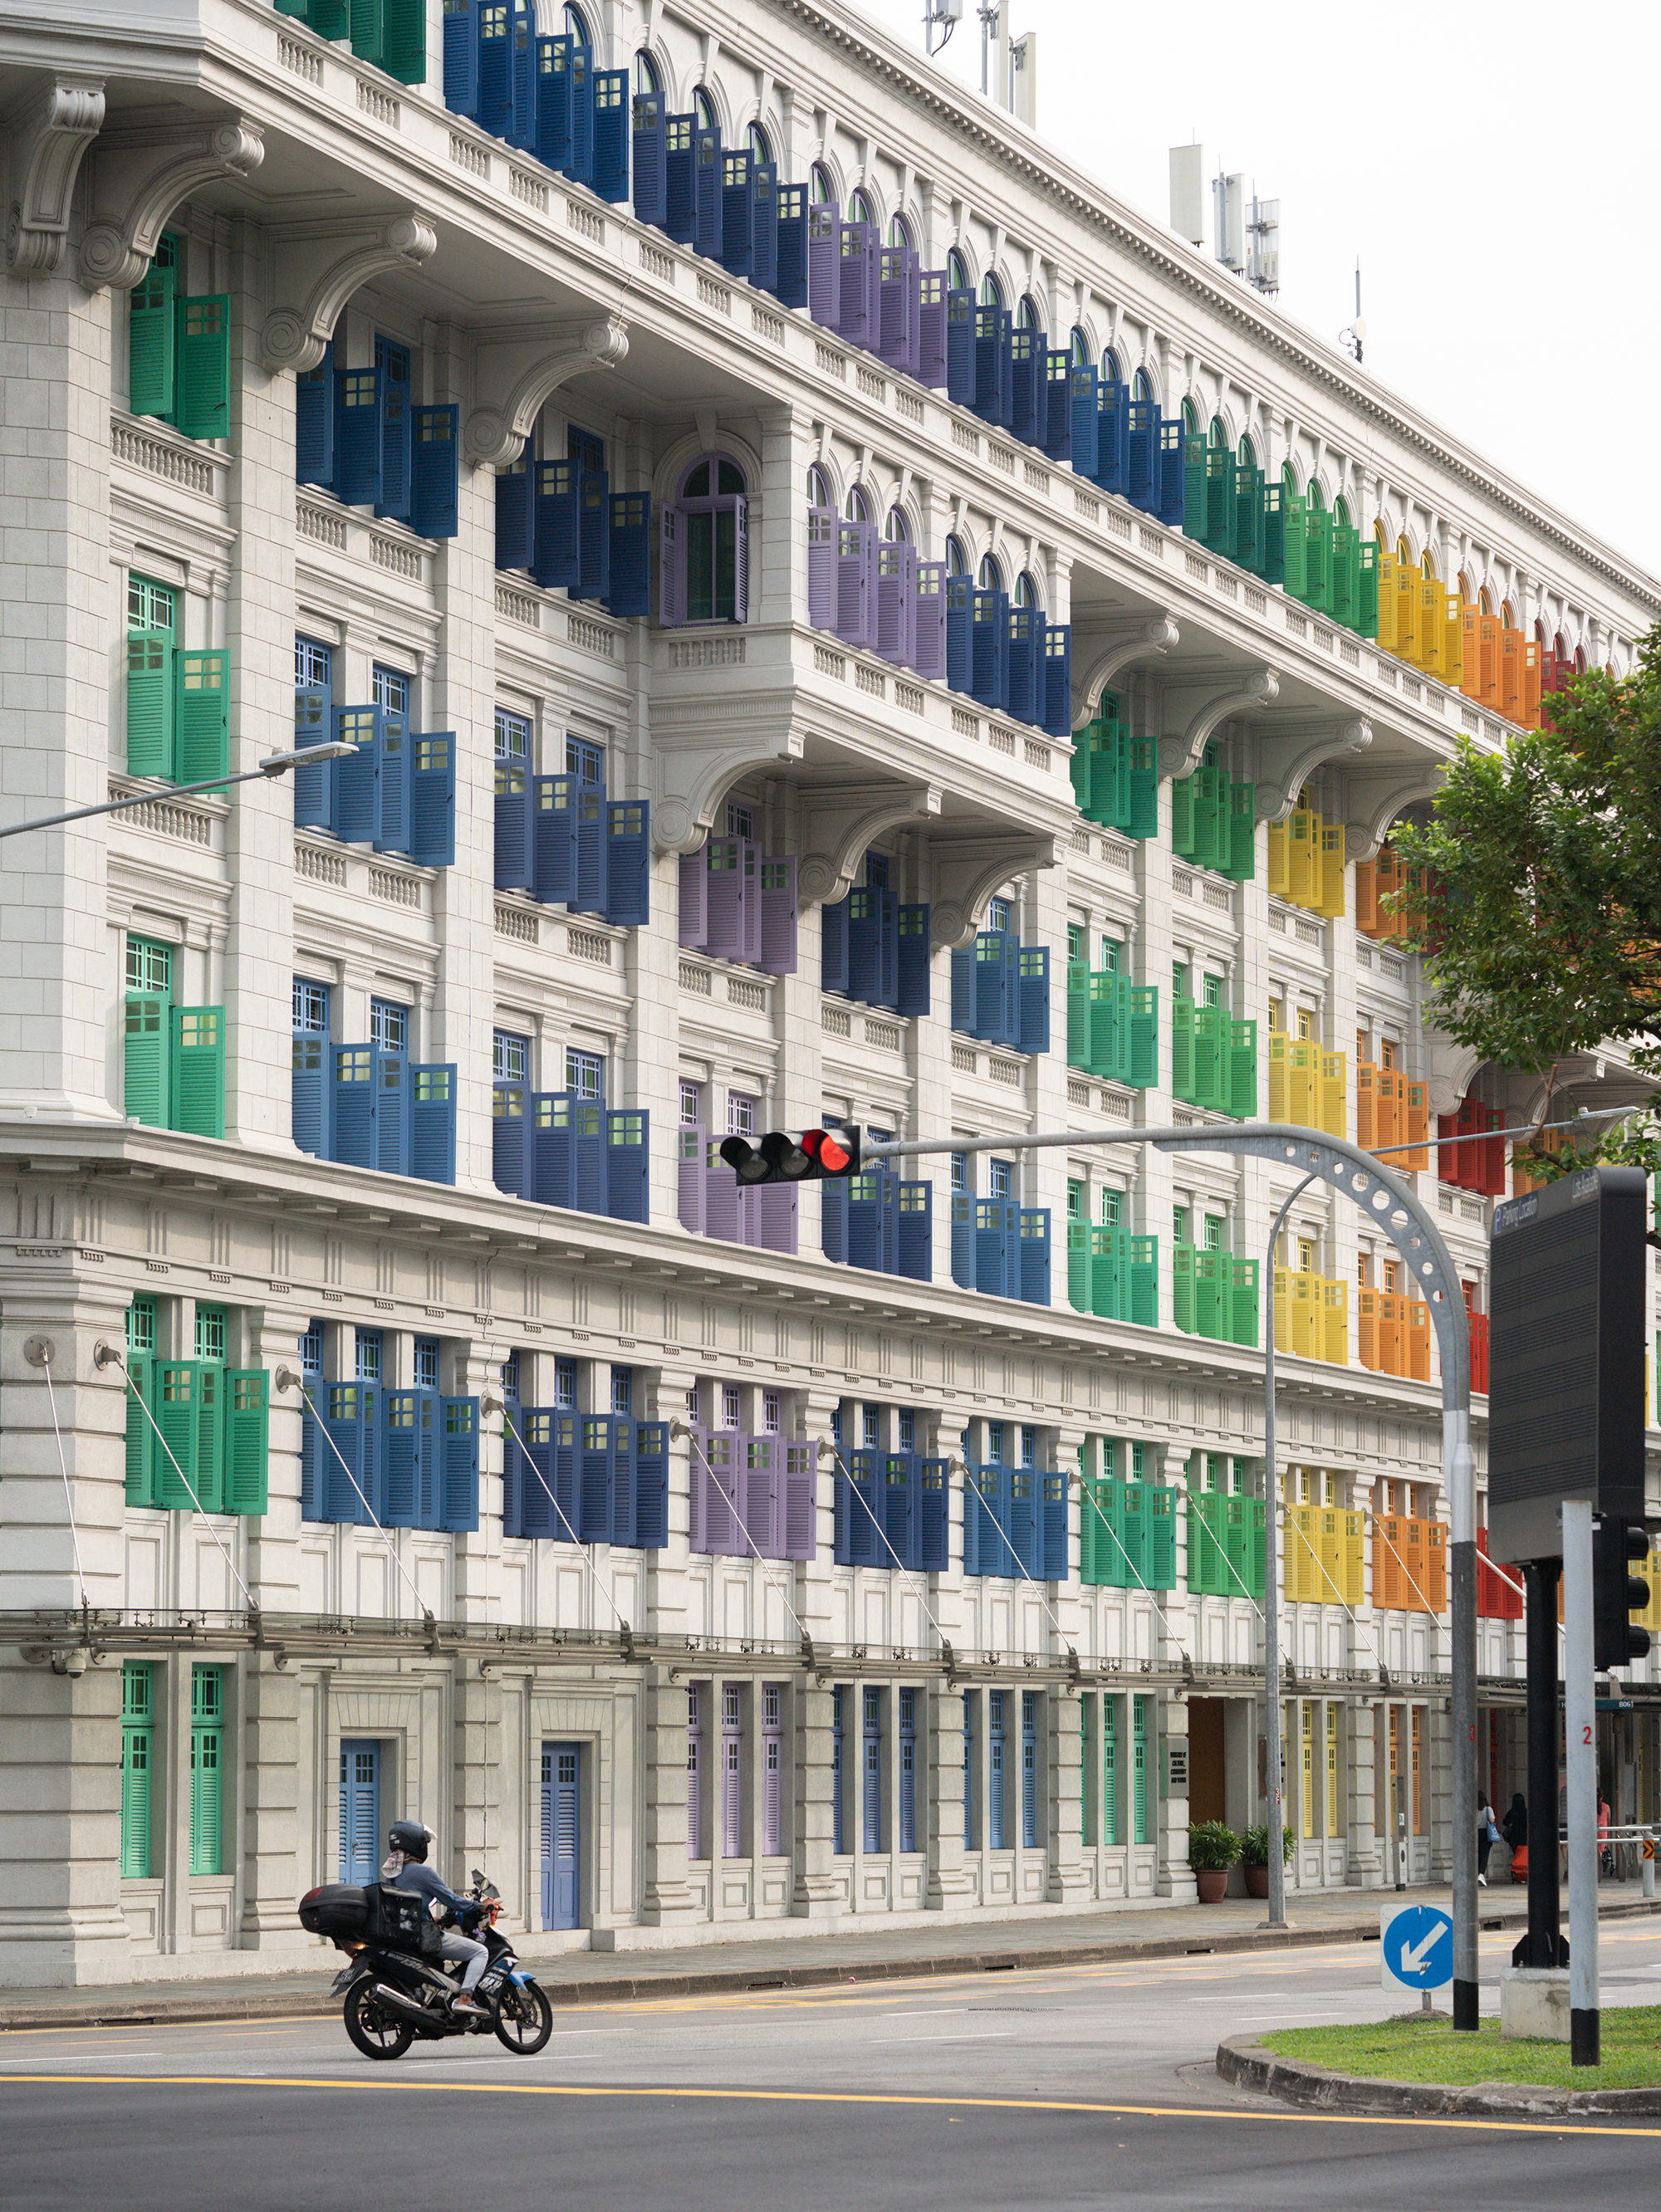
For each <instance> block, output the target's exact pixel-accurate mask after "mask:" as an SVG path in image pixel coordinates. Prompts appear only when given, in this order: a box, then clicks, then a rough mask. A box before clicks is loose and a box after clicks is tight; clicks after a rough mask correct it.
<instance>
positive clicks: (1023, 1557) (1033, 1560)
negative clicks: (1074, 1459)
mask: <svg viewBox="0 0 1661 2212" xmlns="http://www.w3.org/2000/svg"><path fill="white" fill-rule="evenodd" d="M1037 1480H1038V1477H1037V1469H1036V1468H1030V1467H1012V1468H1007V1469H1006V1470H1005V1475H1004V1480H1003V1482H1002V1484H1001V1485H1000V1487H1001V1489H1002V1491H1003V1492H1004V1497H1005V1498H1006V1499H1007V1511H1006V1514H1005V1518H1004V1533H1005V1534H1006V1535H1007V1537H1008V1539H1009V1542H1008V1546H1007V1547H1004V1546H1000V1547H999V1549H1000V1550H1001V1551H1002V1553H1003V1564H1002V1566H1001V1569H1000V1571H1001V1573H1003V1574H1007V1575H1018V1574H1019V1572H1020V1570H1021V1568H1022V1567H1025V1569H1026V1571H1027V1573H1028V1574H1029V1575H1036V1574H1037V1571H1038V1501H1037V1498H1036V1496H1035V1495H1034V1494H1033V1493H1034V1492H1035V1491H1036V1489H1037ZM1011 1552H1013V1553H1014V1555H1015V1557H1014V1559H1011V1558H1010V1556H1009V1554H1010V1553H1011ZM1018 1561H1019V1565H1017V1562H1018Z"/></svg>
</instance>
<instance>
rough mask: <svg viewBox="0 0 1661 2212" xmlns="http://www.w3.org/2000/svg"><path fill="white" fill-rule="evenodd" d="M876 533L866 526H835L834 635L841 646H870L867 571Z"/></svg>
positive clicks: (868, 525)
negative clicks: (835, 591) (835, 589)
mask: <svg viewBox="0 0 1661 2212" xmlns="http://www.w3.org/2000/svg"><path fill="white" fill-rule="evenodd" d="M875 540H876V530H875V527H874V526H873V524H871V523H868V522H841V523H838V524H837V621H836V630H837V636H838V637H839V638H841V640H842V641H843V644H844V645H855V646H868V645H869V644H870V643H871V634H872V615H871V568H872V550H873V545H874V544H875Z"/></svg>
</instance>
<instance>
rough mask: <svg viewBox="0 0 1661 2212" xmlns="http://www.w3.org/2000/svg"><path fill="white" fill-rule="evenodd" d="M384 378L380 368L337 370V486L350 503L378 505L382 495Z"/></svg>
mask: <svg viewBox="0 0 1661 2212" xmlns="http://www.w3.org/2000/svg"><path fill="white" fill-rule="evenodd" d="M384 382H385V378H384V376H383V374H382V373H381V371H380V369H378V368H338V369H337V370H336V371H335V380H334V392H335V430H334V451H335V490H336V493H337V495H338V497H339V498H340V499H341V500H343V501H344V503H345V504H346V505H347V506H348V507H374V505H375V504H376V503H377V501H379V500H380V418H381V407H382V404H383V403H382V398H381V391H382V386H383V384H384Z"/></svg>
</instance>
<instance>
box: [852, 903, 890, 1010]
mask: <svg viewBox="0 0 1661 2212" xmlns="http://www.w3.org/2000/svg"><path fill="white" fill-rule="evenodd" d="M881 904H882V894H881V893H880V891H877V890H871V889H869V888H868V887H866V886H864V885H861V888H860V889H859V890H852V891H849V894H848V897H847V900H846V902H845V905H846V908H847V916H848V921H847V929H848V979H847V981H846V983H845V985H844V986H843V988H844V989H845V990H846V991H847V993H848V995H849V998H850V999H859V1000H863V1002H864V1003H865V1004H866V1005H867V1006H874V1005H876V1004H877V1003H878V1002H879V1000H880V998H881V996H882V915H881Z"/></svg>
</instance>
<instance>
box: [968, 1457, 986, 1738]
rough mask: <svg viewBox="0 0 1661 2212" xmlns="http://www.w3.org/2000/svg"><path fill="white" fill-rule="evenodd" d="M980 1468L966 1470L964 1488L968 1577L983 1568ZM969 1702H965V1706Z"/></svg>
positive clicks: (982, 1508)
mask: <svg viewBox="0 0 1661 2212" xmlns="http://www.w3.org/2000/svg"><path fill="white" fill-rule="evenodd" d="M980 1481H981V1470H980V1468H978V1467H975V1466H972V1465H971V1466H970V1467H968V1468H965V1470H964V1486H963V1571H964V1574H966V1575H978V1574H980V1573H982V1572H983V1568H982V1566H981V1516H982V1514H983V1512H984V1511H985V1508H984V1507H983V1504H981V1499H980V1492H979V1484H980ZM966 1703H967V1700H965V1705H966Z"/></svg>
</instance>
